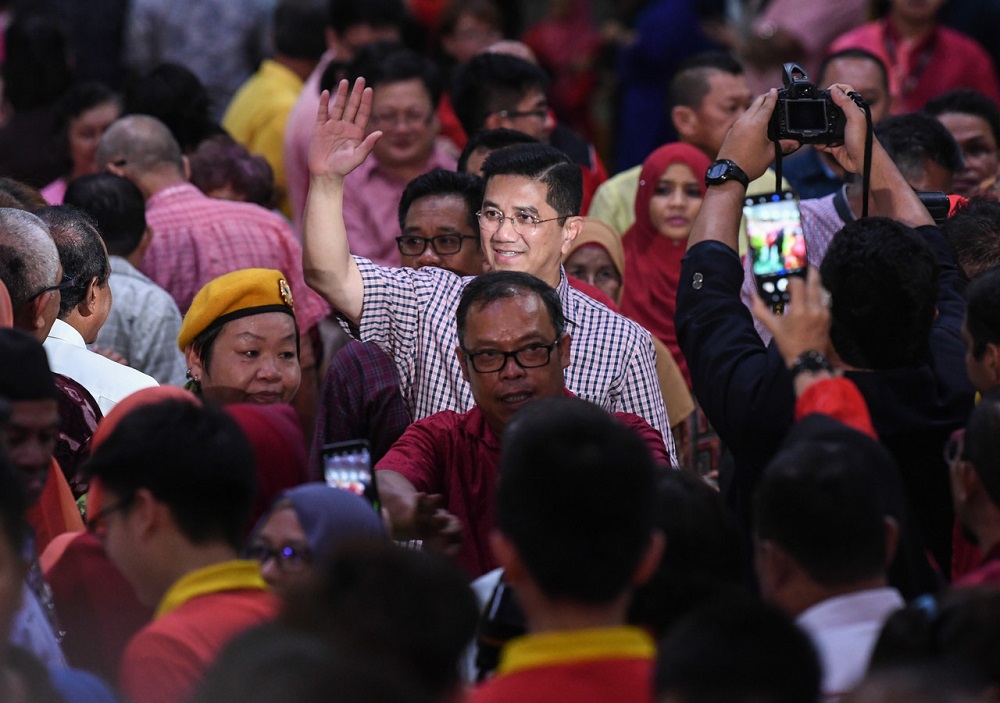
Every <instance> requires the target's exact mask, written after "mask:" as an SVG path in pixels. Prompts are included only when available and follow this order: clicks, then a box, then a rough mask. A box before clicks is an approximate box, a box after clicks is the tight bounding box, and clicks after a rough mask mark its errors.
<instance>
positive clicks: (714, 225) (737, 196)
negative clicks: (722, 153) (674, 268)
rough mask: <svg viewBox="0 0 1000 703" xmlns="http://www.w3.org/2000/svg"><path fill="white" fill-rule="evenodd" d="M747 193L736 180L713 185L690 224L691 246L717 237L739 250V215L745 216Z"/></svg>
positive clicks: (689, 242) (717, 239) (723, 242)
mask: <svg viewBox="0 0 1000 703" xmlns="http://www.w3.org/2000/svg"><path fill="white" fill-rule="evenodd" d="M737 165H739V164H737ZM745 197H746V189H745V188H744V187H743V185H742V184H740V183H738V182H736V181H730V182H728V183H724V184H722V185H717V186H711V187H710V188H709V189H708V190H707V192H706V193H705V199H704V200H702V203H701V209H700V210H698V216H697V217H696V218H695V221H694V225H693V226H692V227H691V235H690V236H689V237H688V248H689V249H690V248H691V247H693V246H694V245H695V244H697V243H698V242H704V241H710V240H714V241H717V242H721V243H722V244H725V245H726V246H727V247H729V248H730V249H732V250H733V251H735V252H736V253H739V251H740V247H739V234H740V219H741V218H742V217H743V200H744V198H745Z"/></svg>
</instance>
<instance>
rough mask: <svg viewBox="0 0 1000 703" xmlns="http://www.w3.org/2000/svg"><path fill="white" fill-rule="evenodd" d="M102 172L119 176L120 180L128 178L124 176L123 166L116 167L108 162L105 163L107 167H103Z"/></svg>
mask: <svg viewBox="0 0 1000 703" xmlns="http://www.w3.org/2000/svg"><path fill="white" fill-rule="evenodd" d="M104 170H105V171H107V172H108V173H113V174H114V175H116V176H120V177H121V178H128V176H126V175H125V167H124V166H116V165H115V164H113V163H111V162H110V161H109V162H108V163H107V165H105V167H104Z"/></svg>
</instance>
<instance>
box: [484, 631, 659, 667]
mask: <svg viewBox="0 0 1000 703" xmlns="http://www.w3.org/2000/svg"><path fill="white" fill-rule="evenodd" d="M655 652H656V649H655V647H654V645H653V640H652V639H651V638H650V636H649V635H648V634H646V632H645V631H643V630H641V629H640V628H638V627H631V626H623V627H601V628H593V629H584V630H563V631H559V632H543V633H539V634H534V635H527V636H525V637H518V638H516V639H513V640H511V641H510V643H508V644H507V646H505V647H504V649H503V653H502V654H501V656H500V665H499V666H498V667H497V673H498V674H510V673H513V672H515V671H523V670H525V669H536V668H539V667H547V666H554V665H559V664H569V663H580V662H585V661H599V660H607V659H652V658H653V656H655Z"/></svg>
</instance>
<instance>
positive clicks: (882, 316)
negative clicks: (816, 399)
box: [820, 217, 938, 370]
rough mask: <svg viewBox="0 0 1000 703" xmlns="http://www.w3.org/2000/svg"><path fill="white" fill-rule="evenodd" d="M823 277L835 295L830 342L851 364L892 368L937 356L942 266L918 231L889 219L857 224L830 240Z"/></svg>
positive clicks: (874, 218)
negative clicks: (934, 331)
mask: <svg viewBox="0 0 1000 703" xmlns="http://www.w3.org/2000/svg"><path fill="white" fill-rule="evenodd" d="M820 275H821V276H822V278H823V285H824V286H826V288H827V290H829V291H830V294H831V298H832V308H831V317H832V322H831V327H830V339H831V340H832V341H833V346H834V348H835V349H836V350H837V354H839V355H840V357H841V358H842V359H843V360H844V361H845V362H847V363H848V364H850V365H851V366H854V367H856V368H860V369H870V370H884V369H897V368H906V367H910V366H916V365H919V364H921V363H923V362H925V361H926V360H927V359H928V358H929V356H930V331H931V325H932V324H933V323H934V316H935V304H936V301H937V291H938V265H937V261H936V260H935V258H934V252H933V251H932V250H931V248H930V245H929V244H927V242H925V241H924V240H923V238H922V237H921V236H920V235H919V234H917V233H916V232H915V231H914V230H912V229H910V228H909V227H907V226H905V225H903V224H901V223H899V222H896V221H895V220H890V219H888V218H884V217H869V218H865V219H861V220H857V221H856V222H850V223H848V224H847V225H845V226H844V228H843V229H842V230H840V231H839V232H837V235H836V236H835V237H834V238H833V241H832V242H831V243H830V247H829V249H827V252H826V256H825V257H824V258H823V263H822V264H821V265H820Z"/></svg>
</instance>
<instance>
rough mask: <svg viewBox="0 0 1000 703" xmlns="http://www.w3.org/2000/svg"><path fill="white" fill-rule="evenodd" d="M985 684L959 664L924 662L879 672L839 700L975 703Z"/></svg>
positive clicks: (866, 677)
mask: <svg viewBox="0 0 1000 703" xmlns="http://www.w3.org/2000/svg"><path fill="white" fill-rule="evenodd" d="M987 685H988V682H987V681H986V680H985V679H984V678H982V677H980V676H977V675H976V674H975V673H973V672H971V671H970V670H969V667H968V666H967V665H966V664H964V663H960V662H949V663H941V662H938V661H927V662H925V663H924V664H923V665H921V666H919V667H916V666H899V667H891V668H884V669H878V670H877V671H874V672H869V673H868V674H866V675H865V678H864V679H862V680H861V681H860V682H859V683H858V684H857V685H856V686H855V687H854V689H853V690H852V691H851V692H850V693H848V694H847V695H846V696H843V697H841V698H840V700H841V701H843V703H869V702H870V701H906V703H974V702H975V701H980V700H982V699H983V693H984V690H985V689H986V687H987Z"/></svg>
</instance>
